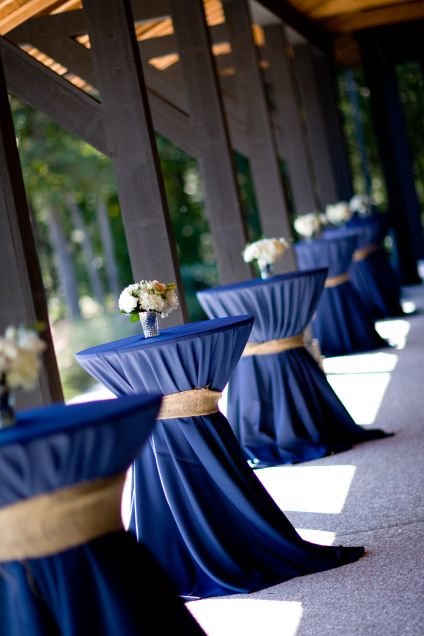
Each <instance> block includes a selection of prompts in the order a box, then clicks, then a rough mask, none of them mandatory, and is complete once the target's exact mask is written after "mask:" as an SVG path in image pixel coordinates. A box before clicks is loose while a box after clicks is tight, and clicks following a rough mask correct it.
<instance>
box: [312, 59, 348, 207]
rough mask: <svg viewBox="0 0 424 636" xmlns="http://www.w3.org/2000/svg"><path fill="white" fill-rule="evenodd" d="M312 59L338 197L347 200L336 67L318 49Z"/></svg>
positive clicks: (344, 148)
mask: <svg viewBox="0 0 424 636" xmlns="http://www.w3.org/2000/svg"><path fill="white" fill-rule="evenodd" d="M314 61H315V69H316V76H317V77H318V78H319V85H318V91H319V95H320V98H321V104H322V110H323V112H324V113H325V117H324V121H325V125H326V128H327V136H328V139H329V143H330V147H331V159H332V162H333V170H334V175H335V179H336V187H337V194H338V199H339V200H340V201H349V199H350V198H351V197H352V196H353V185H352V173H351V170H350V165H349V159H348V154H347V149H346V143H345V140H344V135H343V123H342V118H341V113H340V110H339V106H338V103H337V101H338V94H337V85H336V69H335V67H334V66H333V64H332V63H331V61H330V60H329V59H328V58H327V57H326V56H325V55H324V54H323V53H321V52H319V51H317V52H316V54H315V55H314Z"/></svg>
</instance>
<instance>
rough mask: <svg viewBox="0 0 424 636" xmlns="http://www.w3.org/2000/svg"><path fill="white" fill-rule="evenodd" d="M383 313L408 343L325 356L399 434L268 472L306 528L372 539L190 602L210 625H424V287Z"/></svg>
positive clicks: (332, 376) (383, 326)
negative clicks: (286, 575)
mask: <svg viewBox="0 0 424 636" xmlns="http://www.w3.org/2000/svg"><path fill="white" fill-rule="evenodd" d="M406 295H407V296H408V297H409V298H410V299H411V300H413V301H415V303H416V305H417V309H418V311H417V313H416V314H415V315H411V316H410V317H408V318H405V319H403V318H402V319H399V320H394V321H386V322H384V323H380V324H379V330H381V333H382V334H383V335H384V336H387V337H390V338H391V340H392V342H393V343H397V348H396V347H393V348H390V349H385V350H381V351H379V352H376V353H372V354H366V355H356V356H345V357H343V358H332V359H329V360H327V361H326V363H325V369H326V372H327V373H328V374H329V375H328V377H329V380H330V382H331V383H332V385H333V386H334V388H335V390H336V391H337V392H338V393H339V395H340V397H341V399H342V400H343V401H344V403H345V404H346V406H347V408H348V409H349V410H350V412H351V413H352V415H353V416H354V417H355V419H356V421H357V422H358V423H360V424H361V425H364V426H370V425H372V426H374V427H379V428H384V429H385V430H387V431H393V432H395V433H396V434H395V436H394V437H391V438H386V439H384V440H380V441H373V442H368V443H366V444H361V445H358V446H356V447H355V448H353V449H352V450H350V451H348V452H345V453H340V454H337V455H333V456H331V457H327V458H324V459H321V460H315V461H312V462H307V463H305V464H301V465H298V466H282V467H276V468H269V469H265V470H262V471H258V472H257V474H258V476H259V477H260V479H261V480H262V481H263V483H264V484H265V486H266V487H267V488H268V490H269V492H270V493H271V494H272V496H273V497H274V498H275V500H276V501H277V503H278V504H279V506H280V507H281V508H282V509H283V510H284V512H285V513H286V514H287V516H288V517H289V518H290V520H291V521H292V523H293V524H294V525H295V526H296V528H298V529H299V532H300V533H301V534H302V536H304V537H305V538H307V539H309V540H312V541H315V542H316V543H325V544H336V545H338V544H344V545H364V546H365V547H366V550H367V553H366V556H364V557H363V558H362V559H360V560H359V561H358V562H356V563H354V564H351V565H347V566H344V567H342V568H338V569H335V570H331V571H328V572H323V573H319V574H313V575H309V576H305V577H299V578H296V579H293V580H291V581H288V582H286V583H283V584H281V585H277V586H274V587H271V588H267V589H265V590H261V591H260V592H256V593H253V594H249V595H235V596H228V597H225V598H223V597H221V598H216V599H205V600H201V601H196V602H192V603H190V604H189V607H190V610H191V611H192V612H193V614H194V615H195V616H196V617H197V619H198V621H199V622H200V624H201V625H202V626H203V628H204V629H205V631H206V633H207V634H208V636H227V635H228V636H230V635H231V636H239V635H240V636H241V635H243V636H253V635H254V634H255V635H256V634H261V636H277V635H278V636H296V635H297V636H327V635H328V636H330V635H331V636H391V635H392V634H393V635H395V634H396V635H399V636H406V635H414V636H424V289H423V288H422V287H416V288H409V289H408V290H407V291H406Z"/></svg>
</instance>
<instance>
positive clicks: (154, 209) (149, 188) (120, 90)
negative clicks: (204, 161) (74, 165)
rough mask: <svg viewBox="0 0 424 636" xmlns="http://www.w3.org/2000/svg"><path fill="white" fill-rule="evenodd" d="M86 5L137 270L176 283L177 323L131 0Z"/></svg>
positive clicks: (174, 274)
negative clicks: (174, 295)
mask: <svg viewBox="0 0 424 636" xmlns="http://www.w3.org/2000/svg"><path fill="white" fill-rule="evenodd" d="M84 9H85V12H86V19H87V25H88V31H89V36H90V42H91V51H92V55H93V62H94V68H95V72H96V77H97V86H98V88H99V90H100V96H101V104H102V109H103V113H104V117H105V120H104V125H105V134H106V136H107V143H108V145H109V148H110V154H111V157H112V162H113V166H114V169H115V173H116V178H117V185H118V193H119V199H120V203H121V209H122V217H123V222H124V227H125V233H126V237H127V244H128V251H129V255H130V260H131V265H132V269H133V275H134V278H135V279H138V280H139V279H140V278H144V279H152V278H156V279H158V280H162V281H164V282H169V281H175V282H176V283H177V285H178V288H179V296H180V301H181V305H180V308H179V310H178V311H177V312H173V313H171V314H170V317H169V318H168V319H167V324H175V323H176V322H181V320H182V319H183V318H184V315H185V312H184V308H185V306H184V299H183V288H182V284H181V280H180V275H179V270H178V263H177V257H176V251H175V242H174V239H173V237H172V230H171V224H170V220H169V213H168V209H167V204H166V198H165V192H164V187H163V182H162V175H161V172H160V167H159V159H158V156H157V149H156V144H155V139H154V132H153V128H152V122H151V117H150V112H149V106H148V100H147V94H146V87H145V83H144V78H143V72H142V68H141V61H140V56H139V52H138V46H137V42H136V38H135V32H134V21H133V17H132V13H131V7H130V2H129V0H120V1H119V2H118V1H117V0H103V1H102V2H98V1H97V0H84ZM128 282H130V281H128Z"/></svg>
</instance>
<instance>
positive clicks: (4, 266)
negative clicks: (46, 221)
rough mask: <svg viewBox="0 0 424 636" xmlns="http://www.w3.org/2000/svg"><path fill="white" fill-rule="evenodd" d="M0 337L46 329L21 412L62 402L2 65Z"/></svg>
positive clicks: (0, 80)
mask: <svg viewBox="0 0 424 636" xmlns="http://www.w3.org/2000/svg"><path fill="white" fill-rule="evenodd" d="M0 306H1V312H0V332H3V331H4V329H5V328H6V327H7V326H8V325H9V324H15V325H17V324H19V323H22V324H31V323H36V322H42V323H43V324H44V325H45V331H44V339H45V342H46V344H47V350H46V352H45V353H44V357H43V365H42V370H41V373H40V378H39V382H38V383H37V387H36V389H35V390H34V391H32V392H31V393H28V394H26V393H22V392H19V396H18V399H19V407H20V408H22V407H23V406H38V405H41V404H48V403H50V402H52V401H57V400H62V399H63V396H62V388H61V384H60V378H59V372H58V368H57V364H56V357H55V353H54V347H53V341H52V336H51V332H50V328H49V318H48V311H47V303H46V299H45V296H44V285H43V281H42V278H41V272H40V266H39V262H38V257H37V252H36V248H35V241H34V236H33V231H32V224H31V218H30V214H29V209H28V204H27V200H26V194H25V187H24V182H23V178H22V171H21V166H20V162H19V155H18V150H17V147H16V136H15V130H14V127H13V121H12V115H11V112H10V107H9V100H8V96H7V89H6V82H5V78H4V75H3V68H2V63H1V60H0Z"/></svg>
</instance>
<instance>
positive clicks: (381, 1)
mask: <svg viewBox="0 0 424 636" xmlns="http://www.w3.org/2000/svg"><path fill="white" fill-rule="evenodd" d="M294 4H296V2H295V3H294ZM399 4H406V3H405V0H325V2H320V3H319V4H317V3H315V2H314V3H311V6H310V7H308V8H305V9H304V12H305V13H306V14H307V15H308V16H309V17H310V18H328V17H332V16H335V15H346V16H347V15H348V14H352V13H358V12H360V11H373V10H374V9H380V8H387V7H390V6H391V5H399Z"/></svg>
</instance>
